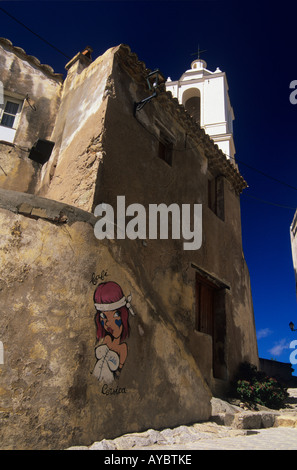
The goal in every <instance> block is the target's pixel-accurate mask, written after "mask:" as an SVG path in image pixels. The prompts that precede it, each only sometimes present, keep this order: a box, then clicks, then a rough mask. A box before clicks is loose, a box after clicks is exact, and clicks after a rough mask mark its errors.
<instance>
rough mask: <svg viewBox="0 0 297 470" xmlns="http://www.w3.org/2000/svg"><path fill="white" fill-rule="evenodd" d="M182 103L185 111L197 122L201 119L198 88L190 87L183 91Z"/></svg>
mask: <svg viewBox="0 0 297 470" xmlns="http://www.w3.org/2000/svg"><path fill="white" fill-rule="evenodd" d="M182 103H183V105H184V107H185V109H186V111H187V112H188V113H189V114H190V116H191V117H192V118H193V119H194V121H195V122H197V124H200V121H201V99H200V90H199V89H197V88H190V89H188V90H186V91H185V92H184V93H183V97H182Z"/></svg>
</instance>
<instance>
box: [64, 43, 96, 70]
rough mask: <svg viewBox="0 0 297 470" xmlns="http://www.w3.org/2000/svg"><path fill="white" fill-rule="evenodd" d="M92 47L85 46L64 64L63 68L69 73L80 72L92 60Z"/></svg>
mask: <svg viewBox="0 0 297 470" xmlns="http://www.w3.org/2000/svg"><path fill="white" fill-rule="evenodd" d="M92 52H93V49H92V48H91V47H90V46H86V47H85V48H84V49H83V51H82V52H78V53H77V54H76V55H75V56H74V57H73V58H72V59H71V60H70V61H69V62H68V63H67V64H66V65H65V69H66V70H67V71H68V73H69V71H70V69H71V73H81V72H82V71H83V70H84V69H85V68H86V67H88V66H89V65H90V63H91V62H92V55H91V54H92Z"/></svg>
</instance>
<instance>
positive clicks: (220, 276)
mask: <svg viewBox="0 0 297 470" xmlns="http://www.w3.org/2000/svg"><path fill="white" fill-rule="evenodd" d="M91 53H92V50H91V49H90V48H89V47H87V48H86V49H85V50H83V51H82V52H81V53H78V54H77V55H76V56H75V57H74V58H73V59H72V60H71V61H70V62H69V63H68V64H67V65H66V69H67V77H66V79H65V80H63V78H62V77H61V75H59V74H56V73H54V71H53V70H52V69H51V68H49V67H48V66H44V65H42V64H40V63H39V62H38V61H37V59H35V58H33V57H31V56H28V55H27V54H26V53H25V52H24V51H23V50H22V49H20V48H18V47H15V46H13V45H12V44H11V43H10V42H9V41H8V40H6V39H1V40H0V60H1V74H2V77H0V78H1V81H2V83H3V88H4V98H5V99H4V100H3V101H4V104H3V105H2V109H1V120H0V129H1V126H2V127H8V128H9V129H12V131H9V132H8V133H7V129H2V131H3V134H1V135H2V137H1V139H2V140H1V142H0V156H1V161H0V165H1V168H0V170H1V173H2V174H1V177H0V219H1V224H0V227H1V238H0V240H1V241H0V245H1V246H0V248H1V249H0V256H1V276H0V289H1V304H2V313H1V317H0V341H1V345H3V354H2V358H3V360H2V364H0V376H1V384H0V420H1V426H0V439H1V447H2V448H3V449H4V448H5V449H58V448H65V447H68V446H70V445H77V444H85V445H88V444H90V443H92V442H93V441H94V440H100V439H103V438H113V437H116V436H118V435H121V434H123V433H127V432H135V431H143V430H146V429H149V428H156V429H161V428H164V427H173V426H176V425H181V424H189V423H192V422H197V421H203V420H207V419H208V418H209V416H210V412H211V407H210V400H211V396H212V395H216V396H218V395H221V394H223V393H224V392H225V391H226V390H227V388H228V385H229V383H230V380H232V377H233V375H234V373H235V372H236V369H237V366H238V364H239V363H240V362H241V361H249V362H252V363H254V364H256V365H258V353H257V342H256V334H255V325H254V316H253V306H252V296H251V289H250V280H249V273H248V269H247V266H246V262H245V259H244V255H243V251H242V237H241V219H240V194H241V192H242V191H243V190H244V188H245V187H246V182H245V181H244V179H243V178H242V176H241V175H240V173H239V171H238V169H237V167H236V165H234V164H233V163H232V162H231V161H230V160H228V159H227V158H226V157H225V155H224V154H223V152H222V151H221V150H220V149H219V147H218V146H217V145H215V143H214V142H213V140H212V139H211V138H210V137H209V135H207V134H206V132H205V131H204V130H203V129H201V127H200V126H199V124H198V123H197V122H195V120H194V119H193V118H192V117H191V116H190V115H189V114H188V113H187V112H186V110H185V108H184V106H183V105H181V104H179V103H178V100H177V99H175V98H173V97H172V94H171V93H170V92H169V91H166V88H165V80H164V78H163V77H162V75H161V74H160V73H159V72H158V71H157V72H156V73H154V72H155V71H153V72H152V71H150V70H148V69H147V68H146V66H145V64H144V63H143V62H141V61H139V60H138V58H137V56H136V55H135V54H133V53H131V51H130V49H129V47H128V46H125V45H120V46H118V47H114V48H111V49H109V50H108V51H106V52H105V53H104V54H103V55H102V56H100V57H98V58H97V59H96V60H92V57H91ZM2 64H3V65H2ZM7 103H15V104H16V105H18V108H17V107H16V106H12V105H10V104H8V105H7ZM5 115H11V116H13V117H14V118H15V119H13V117H12V118H9V117H7V118H5V119H4V120H3V116H5ZM7 136H8V137H7ZM161 204H162V206H161ZM201 208H202V219H201ZM111 210H113V213H112V212H111ZM151 210H152V211H153V210H154V211H155V212H156V210H157V215H158V210H159V212H160V214H161V216H160V219H157V220H158V221H159V230H157V231H156V232H155V230H154V229H155V226H152V219H151V217H150V216H151ZM107 215H108V217H107ZM112 215H114V218H112ZM104 217H105V219H104ZM103 220H104V223H102V221H103ZM154 220H156V219H154ZM140 222H141V223H140ZM190 222H191V224H190ZM98 224H99V225H98ZM99 228H100V230H99ZM166 229H167V236H166ZM162 230H165V232H163V231H162ZM104 231H106V232H104ZM98 233H99V235H98ZM112 233H113V235H114V237H112V236H111V234H112ZM164 233H165V235H164ZM104 234H105V235H108V237H109V238H108V237H107V236H104ZM130 294H131V297H130Z"/></svg>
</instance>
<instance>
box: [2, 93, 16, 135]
mask: <svg viewBox="0 0 297 470" xmlns="http://www.w3.org/2000/svg"><path fill="white" fill-rule="evenodd" d="M18 110H19V104H18V103H14V102H13V101H8V100H6V103H5V107H4V111H3V113H2V119H1V126H6V127H11V128H13V124H14V122H15V118H16V116H17V113H18Z"/></svg>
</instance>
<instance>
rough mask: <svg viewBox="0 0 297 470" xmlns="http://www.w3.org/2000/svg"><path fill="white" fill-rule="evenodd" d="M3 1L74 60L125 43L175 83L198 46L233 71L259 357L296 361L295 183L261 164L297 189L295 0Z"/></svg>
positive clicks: (33, 44) (21, 32) (14, 31)
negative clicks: (293, 344)
mask: <svg viewBox="0 0 297 470" xmlns="http://www.w3.org/2000/svg"><path fill="white" fill-rule="evenodd" d="M294 4H295V5H294ZM0 7H2V8H4V9H5V10H6V11H8V12H9V13H10V14H12V15H13V16H15V17H16V18H17V19H18V20H19V21H21V22H22V23H24V24H25V25H26V26H27V27H28V28H30V29H31V30H33V31H34V32H35V33H36V34H39V35H40V36H42V37H43V38H44V39H46V40H47V41H48V42H49V43H51V44H52V45H54V46H55V47H56V48H57V49H59V50H60V51H62V52H63V53H64V54H65V55H66V56H69V57H70V58H72V57H73V56H74V55H75V54H76V53H77V52H79V51H80V50H82V49H83V48H84V47H85V46H86V45H90V46H92V47H93V49H94V53H93V57H94V58H96V57H98V56H99V55H100V54H102V53H103V52H104V51H105V50H106V49H108V48H109V47H112V46H116V45H118V44H120V43H125V44H128V45H129V46H130V47H131V50H132V51H133V52H135V53H136V54H137V55H138V57H139V59H140V60H142V61H144V62H145V64H146V65H147V67H148V68H150V69H154V68H159V69H160V70H161V71H162V72H163V74H164V75H165V76H166V77H167V76H170V77H171V78H172V80H176V79H178V78H179V77H180V76H181V75H182V73H183V72H184V71H185V70H187V69H189V68H190V63H191V61H192V60H193V59H194V57H193V56H192V55H191V54H192V53H194V52H195V51H196V50H197V47H198V44H199V45H200V48H201V49H206V50H207V52H206V53H204V54H203V56H202V57H203V58H204V59H205V60H206V61H207V68H208V69H209V70H212V71H214V70H215V69H216V67H220V69H221V70H222V71H224V72H226V74H227V79H228V83H229V94H230V99H231V104H232V106H233V109H234V113H235V121H234V140H235V146H236V157H237V159H238V161H239V168H240V171H241V173H242V174H243V176H244V177H245V179H246V180H247V182H248V184H249V188H248V189H247V190H245V191H244V193H243V195H242V196H241V201H242V202H241V208H242V209H241V210H242V231H243V245H244V253H245V257H246V260H247V263H248V266H249V270H250V276H251V285H252V294H253V302H254V312H255V322H256V329H257V333H258V335H259V339H258V348H259V355H260V357H263V358H268V359H271V358H273V359H276V360H279V361H282V362H289V356H290V352H291V351H292V350H291V349H290V348H289V344H290V341H292V340H294V339H297V332H296V333H292V332H291V331H290V330H289V327H288V324H289V322H290V321H291V320H293V321H294V323H295V324H296V325H297V315H296V313H297V305H296V293H295V279H294V271H293V265H292V255H291V246H290V233H289V228H290V224H291V222H292V219H293V215H294V208H295V207H297V189H296V190H295V189H292V188H289V187H287V186H286V185H283V184H280V183H278V182H276V181H273V180H272V179H269V178H267V177H266V176H264V175H262V174H260V173H258V172H256V171H255V169H258V170H259V171H260V172H263V173H265V174H266V175H269V176H271V177H273V178H275V179H278V180H281V181H283V182H284V183H287V184H288V185H291V186H293V187H296V188H297V180H296V175H297V158H296V150H297V133H296V125H297V105H295V106H294V105H292V104H291V103H290V101H289V95H290V91H291V90H290V89H289V84H290V82H291V81H292V80H297V67H296V17H297V16H296V13H297V2H296V1H295V2H293V1H290V2H289V1H282V2H271V1H269V2H268V1H261V0H258V1H257V2H254V1H249V2H239V1H237V2H234V1H224V0H219V1H215V0H209V1H186V0H183V1H162V0H159V1H148V2H146V1H141V0H134V1H133V0H131V1H125V0H123V1H113V0H110V1H96V0H94V1H74V2H73V1H71V0H69V1H68V0H64V1H35V2H29V1H9V2H8V1H1V2H0ZM0 24H1V28H0V36H2V37H6V38H8V39H10V40H11V41H12V42H13V44H14V45H15V46H19V47H22V48H23V49H25V51H26V52H27V53H28V54H30V55H34V56H36V57H38V59H39V60H40V61H41V62H42V63H46V64H49V65H51V66H52V67H53V68H54V70H55V71H56V72H59V73H64V72H65V70H64V66H65V64H66V63H67V61H68V59H67V58H66V57H64V56H63V55H62V54H61V53H59V52H57V51H56V50H54V49H53V48H51V47H50V46H48V45H47V44H45V43H44V42H43V41H41V40H40V39H38V38H37V37H36V36H34V35H33V34H32V33H30V32H29V31H28V30H26V29H25V28H24V27H22V26H21V25H19V24H18V23H16V22H15V21H14V20H12V19H11V18H9V17H8V16H7V15H5V14H4V13H3V12H2V11H0ZM240 162H243V163H240ZM249 166H250V167H253V168H254V169H253V170H252V169H250V168H249ZM262 201H266V203H265V202H262ZM268 203H271V204H268ZM279 206H285V207H279Z"/></svg>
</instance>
